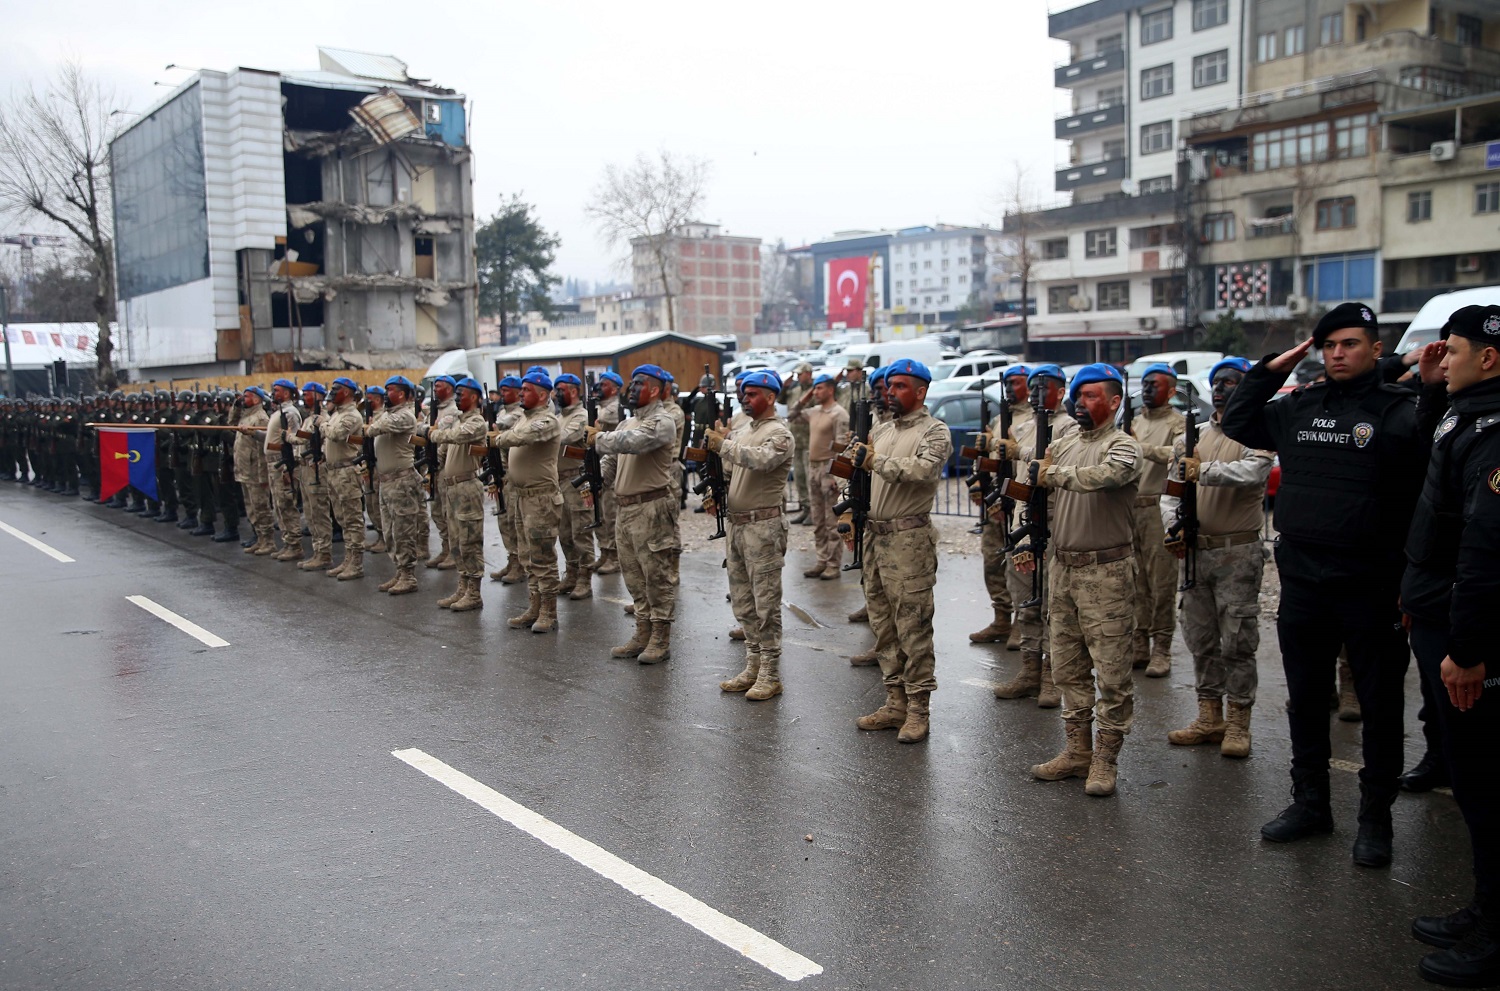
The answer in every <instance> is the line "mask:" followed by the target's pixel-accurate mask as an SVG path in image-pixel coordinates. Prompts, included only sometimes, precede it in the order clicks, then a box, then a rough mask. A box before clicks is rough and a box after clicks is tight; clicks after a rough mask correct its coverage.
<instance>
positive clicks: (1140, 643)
mask: <svg viewBox="0 0 1500 991" xmlns="http://www.w3.org/2000/svg"><path fill="white" fill-rule="evenodd" d="M1150 663H1151V637H1150V635H1149V634H1148V633H1147V632H1146V631H1145V630H1136V631H1135V632H1134V633H1132V634H1130V666H1131V667H1132V668H1135V669H1137V670H1139V669H1141V668H1143V667H1145V666H1146V665H1148V664H1150Z"/></svg>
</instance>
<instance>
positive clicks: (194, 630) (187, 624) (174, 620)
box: [125, 595, 229, 647]
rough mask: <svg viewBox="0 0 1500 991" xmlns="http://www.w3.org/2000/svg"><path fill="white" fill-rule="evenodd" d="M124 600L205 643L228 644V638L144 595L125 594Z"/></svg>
mask: <svg viewBox="0 0 1500 991" xmlns="http://www.w3.org/2000/svg"><path fill="white" fill-rule="evenodd" d="M125 601H126V602H130V603H132V604H134V605H137V606H140V607H141V608H142V609H144V610H146V611H147V612H148V613H150V614H151V615H153V616H155V617H156V618H157V619H161V620H165V621H166V622H168V623H171V624H172V625H173V626H175V627H177V628H178V629H179V630H181V631H182V632H183V633H186V634H187V635H188V636H190V637H192V638H193V639H194V640H197V641H199V642H201V643H204V644H207V645H208V646H210V647H228V646H229V641H228V640H225V639H224V638H223V637H218V636H215V635H214V634H212V633H210V632H208V631H207V630H205V629H204V628H203V627H201V626H199V625H198V624H197V623H194V622H193V621H192V620H189V619H183V618H182V617H181V616H179V615H177V614H176V613H175V612H173V611H172V610H170V609H168V608H167V607H166V606H164V605H161V604H160V603H157V602H153V601H151V600H150V599H148V598H146V597H145V596H144V595H127V596H125Z"/></svg>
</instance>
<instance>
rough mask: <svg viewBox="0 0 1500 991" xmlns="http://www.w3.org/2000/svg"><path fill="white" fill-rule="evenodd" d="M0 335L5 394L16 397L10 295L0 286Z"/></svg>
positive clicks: (12, 397)
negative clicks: (12, 359) (11, 340)
mask: <svg viewBox="0 0 1500 991" xmlns="http://www.w3.org/2000/svg"><path fill="white" fill-rule="evenodd" d="M0 337H3V338H5V396H6V398H7V399H14V398H16V370H15V368H14V367H12V365H11V363H10V295H9V294H8V293H7V292H6V291H5V287H4V286H0Z"/></svg>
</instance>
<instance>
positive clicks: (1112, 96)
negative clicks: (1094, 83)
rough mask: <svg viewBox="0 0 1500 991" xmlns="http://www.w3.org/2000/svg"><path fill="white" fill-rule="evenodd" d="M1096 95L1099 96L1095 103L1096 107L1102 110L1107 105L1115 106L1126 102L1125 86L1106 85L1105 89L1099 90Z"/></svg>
mask: <svg viewBox="0 0 1500 991" xmlns="http://www.w3.org/2000/svg"><path fill="white" fill-rule="evenodd" d="M1095 96H1096V97H1097V98H1098V99H1097V102H1096V103H1095V104H1094V105H1095V107H1096V108H1098V109H1100V110H1102V109H1104V108H1105V107H1113V106H1115V105H1117V104H1120V103H1124V102H1125V87H1124V86H1106V87H1104V88H1103V89H1101V90H1099V91H1098V93H1096V94H1095Z"/></svg>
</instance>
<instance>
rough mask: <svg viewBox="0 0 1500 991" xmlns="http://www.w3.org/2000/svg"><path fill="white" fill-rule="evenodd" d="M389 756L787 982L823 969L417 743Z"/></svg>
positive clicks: (800, 978) (394, 751) (395, 751)
mask: <svg viewBox="0 0 1500 991" xmlns="http://www.w3.org/2000/svg"><path fill="white" fill-rule="evenodd" d="M391 756H392V757H395V758H396V759H398V760H401V761H404V762H405V763H407V764H409V765H411V766H412V767H414V768H416V769H417V770H419V771H421V772H422V773H423V774H425V775H427V776H428V777H429V778H432V779H433V780H434V781H437V782H438V783H440V784H444V785H447V786H448V787H449V788H451V789H452V790H453V791H456V792H458V793H459V794H460V795H462V796H463V797H465V798H467V799H468V800H469V801H471V802H473V803H474V804H475V805H478V806H479V807H480V808H482V809H485V810H486V811H489V812H492V813H494V814H495V815H497V816H499V817H500V818H501V819H504V820H505V821H506V822H508V823H510V824H511V825H512V826H515V827H516V828H517V829H519V830H521V831H522V832H523V833H530V834H531V835H532V836H534V837H536V838H537V839H539V840H541V841H542V842H543V843H545V844H547V845H548V846H550V847H551V848H552V849H554V850H556V851H557V852H558V853H561V854H563V855H565V856H568V857H571V858H572V859H574V860H576V861H578V863H580V864H582V865H583V866H585V867H587V868H588V869H589V870H591V871H593V872H594V873H596V874H598V875H600V876H601V877H604V878H606V879H608V880H610V881H613V882H614V883H616V884H618V885H619V886H620V887H622V888H624V889H625V890H626V891H628V892H630V893H631V894H633V895H635V896H637V897H639V898H643V899H645V900H646V901H648V902H650V903H651V904H652V905H655V906H656V907H657V908H660V909H662V910H664V911H667V912H670V913H671V914H673V915H675V916H677V918H679V919H681V920H682V921H683V922H686V923H687V924H688V925H690V926H692V927H693V928H694V929H697V930H698V931H699V932H701V933H703V934H705V935H707V936H710V937H712V938H713V939H716V940H718V941H719V942H720V943H723V944H724V945H725V946H727V947H729V948H730V949H731V950H734V951H735V952H737V953H740V954H742V955H743V956H746V957H748V958H749V959H751V960H753V961H755V962H756V963H758V964H760V965H761V966H762V967H764V968H766V969H767V970H769V971H772V972H773V973H776V974H779V975H781V976H782V977H784V978H786V979H787V980H789V981H800V980H802V978H804V977H811V976H813V975H814V974H821V973H823V968H822V967H821V966H819V965H818V964H816V963H813V962H812V961H811V960H809V959H807V958H806V957H804V956H802V955H801V954H800V953H796V952H794V951H792V950H789V949H787V948H786V947H785V946H782V945H781V944H780V943H778V942H776V941H775V940H774V939H772V938H771V937H769V936H767V935H765V934H763V933H760V932H757V931H756V930H754V929H751V928H750V927H749V926H747V925H745V924H744V923H743V922H740V921H738V920H736V919H732V918H730V917H729V916H727V915H725V914H724V913H722V912H720V911H719V910H718V909H716V908H713V907H711V906H709V905H705V904H704V903H703V902H700V901H699V900H698V899H696V898H694V897H693V896H692V895H689V894H688V893H687V892H685V891H682V890H680V889H678V888H674V887H673V886H672V885H670V884H668V883H667V882H665V881H663V880H661V879H660V878H657V877H655V876H653V875H651V874H647V873H646V872H645V871H643V870H641V869H640V868H639V867H636V866H635V865H633V864H630V863H628V862H627V861H624V860H621V859H620V858H619V857H617V856H615V855H614V854H612V853H610V852H609V851H608V850H605V849H604V848H603V847H600V846H596V845H595V844H593V843H590V842H589V841H588V840H586V839H584V838H583V837H581V836H579V835H578V834H577V833H574V832H571V831H569V830H567V829H564V828H563V827H562V826H559V825H558V824H557V823H555V822H553V821H552V820H550V819H548V818H546V817H545V816H543V815H541V814H540V813H537V812H533V811H531V810H530V809H528V808H527V807H526V806H524V805H521V804H519V803H517V802H514V801H512V800H511V799H509V798H506V797H505V796H504V795H502V794H500V793H499V792H498V791H496V790H495V789H493V788H491V787H490V786H489V785H485V784H481V783H480V782H478V781H475V780H474V779H473V778H471V777H469V776H468V775H467V774H464V773H463V772H462V771H457V770H454V769H453V768H451V767H449V766H448V765H447V764H444V763H443V762H442V761H440V760H438V759H437V758H436V757H433V756H431V755H430V754H427V753H424V752H423V751H421V750H418V749H416V748H415V747H413V748H411V749H409V750H393V751H391Z"/></svg>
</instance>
